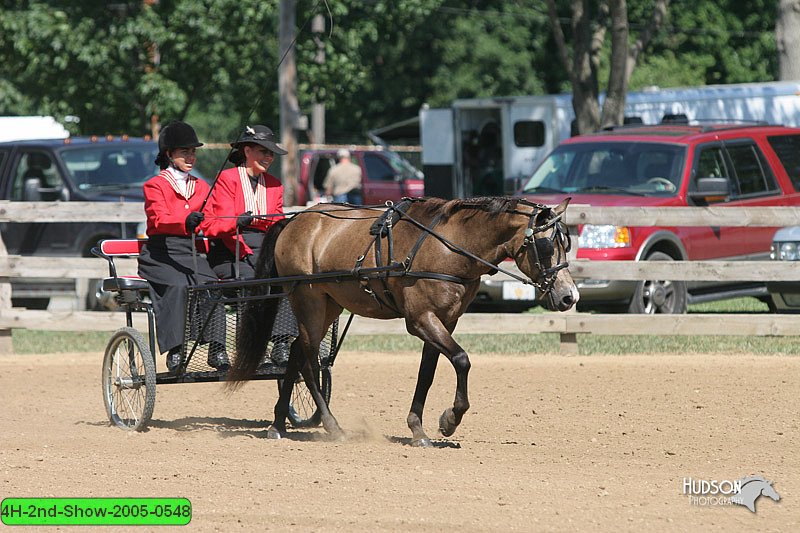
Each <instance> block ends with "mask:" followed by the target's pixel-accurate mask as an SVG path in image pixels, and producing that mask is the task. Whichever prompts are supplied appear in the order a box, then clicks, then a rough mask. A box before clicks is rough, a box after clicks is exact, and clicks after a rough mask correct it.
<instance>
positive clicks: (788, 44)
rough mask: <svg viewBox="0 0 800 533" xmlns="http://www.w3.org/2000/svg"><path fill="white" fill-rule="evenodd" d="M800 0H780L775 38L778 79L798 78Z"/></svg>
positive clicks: (799, 75) (799, 70)
mask: <svg viewBox="0 0 800 533" xmlns="http://www.w3.org/2000/svg"><path fill="white" fill-rule="evenodd" d="M798 28H800V0H780V3H779V5H778V20H777V21H776V23H775V39H776V41H777V46H778V64H779V66H780V79H782V80H800V33H798V31H797V29H798Z"/></svg>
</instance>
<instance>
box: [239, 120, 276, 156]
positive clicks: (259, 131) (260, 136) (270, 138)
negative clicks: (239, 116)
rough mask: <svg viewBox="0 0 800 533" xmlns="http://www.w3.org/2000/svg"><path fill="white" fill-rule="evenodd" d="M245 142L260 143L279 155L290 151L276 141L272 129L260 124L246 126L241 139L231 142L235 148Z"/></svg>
mask: <svg viewBox="0 0 800 533" xmlns="http://www.w3.org/2000/svg"><path fill="white" fill-rule="evenodd" d="M245 144H258V145H260V146H263V147H264V148H266V149H268V150H272V152H274V153H276V154H278V155H286V154H287V153H288V152H287V151H286V150H284V149H283V148H281V147H280V146H278V144H277V143H276V142H275V134H274V133H272V130H271V129H269V128H268V127H266V126H262V125H260V124H256V125H255V126H245V128H244V131H243V132H242V135H241V136H240V137H239V140H237V141H236V142H233V143H231V146H232V147H233V148H241V147H242V146H243V145H245Z"/></svg>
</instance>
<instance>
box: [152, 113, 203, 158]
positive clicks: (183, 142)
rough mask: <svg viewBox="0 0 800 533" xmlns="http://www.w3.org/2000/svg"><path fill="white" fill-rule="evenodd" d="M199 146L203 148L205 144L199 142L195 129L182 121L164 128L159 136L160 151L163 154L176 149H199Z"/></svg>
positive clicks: (174, 122) (171, 123)
mask: <svg viewBox="0 0 800 533" xmlns="http://www.w3.org/2000/svg"><path fill="white" fill-rule="evenodd" d="M198 146H203V143H201V142H200V141H199V140H197V133H195V131H194V128H193V127H191V126H190V125H188V124H187V123H185V122H181V121H180V120H176V121H173V122H170V123H169V124H167V125H166V126H164V127H163V128H162V129H161V133H160V134H159V136H158V151H159V152H162V153H163V152H166V151H167V150H174V149H175V148H197V147H198Z"/></svg>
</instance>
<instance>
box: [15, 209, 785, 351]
mask: <svg viewBox="0 0 800 533" xmlns="http://www.w3.org/2000/svg"><path fill="white" fill-rule="evenodd" d="M299 209H301V208H294V209H291V210H299ZM56 220H57V221H59V222H97V221H103V222H143V221H144V210H143V207H142V204H141V203H136V202H68V203H63V202H8V201H0V223H3V222H52V221H56ZM566 222H567V224H569V225H571V226H575V225H579V224H619V225H632V226H748V227H756V226H758V227H776V228H777V227H781V226H790V225H800V208H794V207H773V208H741V207H722V206H713V207H706V208H688V207H687V208H667V207H663V208H638V207H614V208H600V207H588V206H580V205H573V206H570V208H569V209H568V210H567V216H566ZM117 264H118V267H119V269H120V272H133V271H135V269H136V262H135V260H122V261H119V262H118V263H117ZM570 272H571V273H572V274H573V276H574V277H575V278H578V279H580V278H584V279H606V280H645V279H672V280H694V281H713V280H730V281H791V280H797V279H798V269H797V263H791V262H781V261H747V262H732V261H676V262H668V261H645V262H637V261H587V260H575V259H573V260H572V262H571V265H570ZM107 274H108V269H107V265H106V264H105V262H103V261H101V260H99V259H95V258H75V257H69V258H67V257H23V256H14V255H7V254H5V247H4V246H3V243H2V240H0V353H2V352H7V351H10V350H11V346H10V331H11V329H15V328H29V329H33V328H36V329H51V330H59V331H112V330H114V329H117V328H118V327H120V326H121V325H122V324H123V322H124V320H123V319H122V315H121V314H119V313H112V312H80V311H70V312H49V311H31V310H25V309H17V308H11V307H10V297H9V285H8V282H9V280H10V279H12V278H21V277H25V278H76V279H80V278H101V277H105V276H106V275H107ZM487 318H488V319H490V320H487ZM487 324H488V325H487ZM142 327H143V329H146V326H145V325H144V323H142ZM457 331H461V332H471V333H543V332H553V333H559V334H561V338H562V349H563V350H564V351H574V350H575V349H576V345H575V344H574V342H573V341H574V340H575V338H576V337H575V336H576V334H578V333H591V334H601V335H603V334H604V335H638V334H650V335H712V334H713V335H756V336H765V335H766V336H773V335H800V328H798V327H797V319H796V317H794V316H787V315H758V316H755V315H726V314H720V315H716V314H707V315H657V316H649V315H603V314H594V315H592V314H586V313H576V312H571V313H565V314H558V313H546V314H523V315H502V316H493V315H470V314H468V315H465V316H464V317H462V319H461V321H460V322H459V328H458V330H457ZM391 333H397V334H404V333H405V327H404V325H403V323H402V321H401V320H396V321H374V320H370V319H365V318H361V317H359V318H358V319H357V320H355V321H354V323H353V327H352V329H351V334H356V335H358V334H391Z"/></svg>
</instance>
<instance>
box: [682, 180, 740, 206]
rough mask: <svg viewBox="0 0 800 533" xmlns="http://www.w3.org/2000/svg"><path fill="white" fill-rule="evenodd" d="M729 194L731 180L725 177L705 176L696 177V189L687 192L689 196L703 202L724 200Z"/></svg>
mask: <svg viewBox="0 0 800 533" xmlns="http://www.w3.org/2000/svg"><path fill="white" fill-rule="evenodd" d="M730 194H731V181H730V180H729V179H728V178H727V177H725V176H722V177H717V176H706V177H704V178H698V179H697V190H695V191H691V192H689V198H691V199H692V200H700V201H704V202H714V201H720V200H724V199H725V198H727V197H728V196H730Z"/></svg>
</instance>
